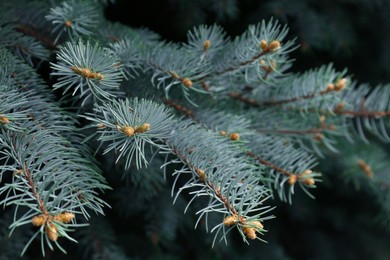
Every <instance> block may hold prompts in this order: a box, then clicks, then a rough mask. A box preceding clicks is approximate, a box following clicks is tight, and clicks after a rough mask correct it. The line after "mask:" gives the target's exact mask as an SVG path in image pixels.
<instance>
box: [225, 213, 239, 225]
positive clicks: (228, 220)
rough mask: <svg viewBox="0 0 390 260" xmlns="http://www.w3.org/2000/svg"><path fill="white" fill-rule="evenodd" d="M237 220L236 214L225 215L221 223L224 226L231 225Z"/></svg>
mask: <svg viewBox="0 0 390 260" xmlns="http://www.w3.org/2000/svg"><path fill="white" fill-rule="evenodd" d="M237 220H238V217H237V215H233V216H227V217H226V218H225V219H224V220H223V224H225V225H226V226H233V225H234V224H236V223H237Z"/></svg>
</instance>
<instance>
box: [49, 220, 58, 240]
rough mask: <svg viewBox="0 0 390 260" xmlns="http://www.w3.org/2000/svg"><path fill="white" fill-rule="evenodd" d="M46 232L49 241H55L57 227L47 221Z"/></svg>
mask: <svg viewBox="0 0 390 260" xmlns="http://www.w3.org/2000/svg"><path fill="white" fill-rule="evenodd" d="M46 234H47V236H48V237H49V239H50V240H51V241H57V239H58V232H57V228H56V227H55V226H54V225H53V224H51V223H48V224H47V226H46Z"/></svg>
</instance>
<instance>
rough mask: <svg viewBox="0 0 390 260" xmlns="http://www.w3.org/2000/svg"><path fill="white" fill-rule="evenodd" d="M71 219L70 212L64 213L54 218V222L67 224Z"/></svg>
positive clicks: (71, 214) (72, 216)
mask: <svg viewBox="0 0 390 260" xmlns="http://www.w3.org/2000/svg"><path fill="white" fill-rule="evenodd" d="M72 219H74V214H73V213H70V212H64V213H61V214H58V215H56V216H55V217H54V220H56V221H59V222H62V223H69V222H70V221H71V220H72Z"/></svg>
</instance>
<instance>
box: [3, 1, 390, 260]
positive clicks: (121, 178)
mask: <svg viewBox="0 0 390 260" xmlns="http://www.w3.org/2000/svg"><path fill="white" fill-rule="evenodd" d="M189 2H190V1H178V4H177V6H178V7H182V8H185V7H186V5H188V4H189ZM283 2H284V1H276V2H274V3H273V4H270V3H268V4H267V6H269V8H273V5H275V6H279V7H280V5H281V3H282V4H283ZM307 2H310V1H307ZM307 2H306V1H303V2H302V4H301V5H296V6H294V8H295V9H294V8H291V9H289V10H293V11H294V10H296V9H297V8H304V7H305V8H308V6H310V5H307ZM109 4H111V6H112V5H113V3H112V1H104V0H100V1H98V0H66V1H55V0H35V1H27V0H22V1H18V2H15V1H11V0H3V1H1V2H0V62H1V66H0V88H1V92H0V101H1V102H0V154H1V157H0V158H1V163H0V180H1V184H0V204H2V205H3V210H2V211H1V215H2V218H1V222H0V229H1V230H2V233H1V234H2V235H3V238H4V239H2V240H0V249H1V253H0V258H1V259H2V258H4V259H14V258H15V257H17V256H19V255H22V256H23V257H25V258H28V257H36V256H37V255H41V256H47V257H48V258H50V255H51V254H53V251H54V253H55V254H56V255H60V254H58V251H60V252H61V251H62V252H63V253H68V254H72V255H73V254H74V255H77V256H84V257H85V258H87V259H128V258H131V257H141V258H144V257H151V258H156V257H161V258H162V257H175V256H176V257H177V255H175V254H176V253H177V252H181V253H180V254H181V255H180V256H179V257H191V258H202V257H205V256H212V257H215V258H223V257H226V256H230V257H232V258H234V257H238V256H240V257H242V256H243V255H246V256H247V257H253V255H251V254H253V252H256V251H255V248H256V246H257V245H258V244H261V243H262V242H259V241H253V240H260V241H268V240H269V239H268V238H269V237H267V235H268V233H271V232H272V228H274V226H277V225H278V215H277V214H275V213H274V212H275V206H276V205H278V206H279V207H282V208H283V207H284V206H283V205H284V204H288V205H293V206H292V207H284V209H286V210H285V212H284V213H285V214H289V215H292V216H294V215H296V216H298V217H297V218H299V217H301V218H304V217H305V216H307V215H309V216H310V214H309V213H305V212H303V213H301V212H300V209H299V208H298V207H297V208H296V207H294V200H295V198H296V197H298V198H300V196H302V194H304V195H305V196H307V198H309V199H310V200H307V201H308V202H307V204H306V205H309V206H307V208H304V210H303V211H306V212H307V211H311V212H312V213H311V214H315V213H314V212H315V211H317V210H318V209H319V208H320V207H319V206H318V205H316V204H315V203H314V201H315V200H314V196H313V191H315V189H316V188H317V186H321V185H323V184H322V182H323V181H324V182H326V178H327V176H326V174H322V173H321V172H332V171H333V172H338V173H339V174H338V175H340V177H339V178H340V181H344V182H345V183H350V184H352V185H350V186H348V187H349V188H350V191H351V192H355V191H356V190H359V189H364V190H365V191H366V192H367V193H368V194H370V195H369V196H370V198H371V199H372V200H374V201H375V202H374V203H373V204H375V205H376V208H375V210H376V211H375V212H376V214H375V215H376V217H377V218H378V221H379V222H380V224H376V225H375V227H373V229H379V228H380V227H383V226H386V228H388V222H389V215H390V202H389V198H390V192H389V191H390V189H389V187H390V186H389V185H390V181H389V175H388V162H387V161H386V155H387V151H386V150H385V145H386V144H387V143H388V142H389V141H390V133H389V128H390V120H389V118H390V101H389V100H390V86H389V85H379V86H376V87H375V88H373V87H371V86H370V85H368V84H361V83H359V82H357V81H356V80H355V79H354V78H353V77H352V76H351V75H350V74H348V72H347V70H346V69H342V70H338V69H336V68H335V67H334V66H333V65H332V64H324V65H321V66H319V67H317V68H312V69H308V70H306V71H304V72H294V69H293V68H294V60H293V59H292V58H291V55H292V53H293V51H295V50H296V49H297V48H299V44H298V43H297V40H296V39H293V38H291V35H289V34H288V27H287V25H285V24H283V23H281V22H279V21H278V20H276V19H275V18H270V19H268V20H263V21H261V22H258V23H257V24H253V25H249V26H248V27H247V29H246V30H245V31H244V32H243V33H242V34H241V35H238V36H236V37H231V36H229V35H228V33H226V32H225V30H224V29H223V28H222V27H221V26H219V25H216V24H214V25H199V26H196V27H194V28H193V29H192V30H190V31H189V32H188V34H187V40H186V41H185V42H179V43H175V42H169V41H164V40H163V39H161V37H160V36H159V35H158V34H156V33H154V32H152V31H150V30H148V29H135V28H131V27H128V26H125V25H123V24H120V23H117V22H111V21H109V20H107V19H106V18H105V16H104V10H105V8H106V7H107V5H109ZM207 4H208V3H207V1H195V2H194V3H193V4H191V7H192V8H195V7H196V8H195V9H194V17H202V16H199V13H201V12H202V10H204V7H205V6H206V5H207ZM286 5H287V3H286ZM209 11H210V12H211V13H212V14H218V15H219V16H218V17H217V19H220V21H223V20H224V19H228V18H229V17H234V16H235V15H237V13H238V4H237V2H235V1H215V4H214V5H213V6H211V7H210V9H209ZM293 11H291V12H292V13H294V12H293ZM196 12H198V16H196V15H195V14H196ZM206 15H207V14H205V16H206ZM312 41H313V42H314V43H318V44H319V42H321V43H323V41H322V40H321V39H318V38H315V39H314V40H312ZM317 47H318V48H322V47H323V46H321V45H318V46H317ZM333 47H334V46H333ZM324 48H325V47H324ZM369 141H370V143H369ZM330 161H338V162H337V164H336V163H335V164H331V163H329V162H330ZM327 168H328V169H327ZM330 189H331V190H332V191H333V190H334V193H337V192H340V190H339V187H338V186H337V185H333V186H332V187H331V188H330ZM295 193H298V195H295ZM321 196H330V195H329V194H317V195H316V197H317V198H318V197H321ZM303 200H305V198H304V199H303ZM172 203H173V204H175V205H174V206H172ZM281 205H282V206H281ZM332 206H335V204H334V205H332ZM183 211H184V213H186V212H188V213H187V214H186V215H183ZM336 212H337V210H330V211H329V212H328V213H327V214H329V216H330V217H331V218H338V216H337V214H336ZM378 212H379V213H378ZM323 214H324V215H326V213H323ZM333 214H335V216H333ZM274 215H276V217H277V219H276V220H273V221H270V220H271V219H273V218H274ZM362 217H364V216H363V215H362ZM341 219H342V218H341ZM362 222H363V221H362ZM268 223H270V224H268ZM272 223H274V224H272ZM355 223H357V224H358V223H359V222H355ZM283 224H284V225H285V224H286V223H283V221H282V220H281V222H280V225H283ZM381 225H382V226H381ZM193 226H195V227H200V228H202V229H205V230H206V233H202V231H194V230H193V229H192V227H193ZM364 227H365V228H367V226H364ZM275 229H276V230H278V229H279V230H282V228H280V226H279V228H278V227H275ZM362 229H363V228H362ZM363 231H364V230H363ZM279 232H281V231H279ZM294 232H295V231H294ZM296 232H299V231H296ZM378 236H379V237H389V233H388V231H387V230H382V231H381V233H380V235H378ZM373 237H374V236H373V235H372V233H369V234H368V235H366V236H363V239H367V240H369V239H371V238H373ZM140 238H141V239H140ZM146 238H147V239H148V240H147V241H145V239H146ZM270 239H273V238H272V236H271V238H270ZM237 240H240V241H237ZM174 241H175V242H174ZM178 241H185V242H178ZM322 241H323V237H322V236H321V234H319V233H315V234H314V235H313V239H312V241H311V242H312V243H313V245H315V246H317V247H318V248H320V247H319V246H318V245H321V246H322V247H323V248H322V249H321V250H323V251H324V252H325V251H327V252H328V251H332V250H331V249H330V250H329V248H326V245H324V243H322ZM361 241H364V240H361ZM75 243H78V245H76V244H75ZM238 243H241V244H243V243H247V244H249V243H250V246H249V247H246V248H248V250H246V252H244V253H243V252H240V250H239V249H238V251H234V250H232V249H231V247H226V246H224V245H223V244H228V245H230V244H235V245H237V244H238ZM129 245H132V246H131V247H129ZM182 245H185V246H186V247H187V248H186V249H188V250H187V252H184V253H183V251H182V250H181V249H180V246H182ZM377 246H378V248H381V245H379V244H378V245H377ZM74 248H76V249H77V251H75V250H73V249H74ZM150 248H153V250H149V249H150ZM241 250H242V249H241ZM285 250H286V249H283V246H282V245H280V244H273V245H271V246H268V247H267V249H266V250H264V251H263V255H262V257H264V258H277V259H285V258H288V257H287V255H286V253H285ZM69 251H71V252H69ZM373 251H375V249H373ZM61 254H62V253H61ZM381 254H382V255H381ZM381 254H379V253H377V254H376V255H375V254H374V253H371V255H372V256H374V257H376V258H381V257H383V256H386V255H387V256H389V255H390V254H389V252H386V251H381ZM340 255H341V254H340ZM334 256H335V255H334V254H332V253H328V255H325V257H326V258H334Z"/></svg>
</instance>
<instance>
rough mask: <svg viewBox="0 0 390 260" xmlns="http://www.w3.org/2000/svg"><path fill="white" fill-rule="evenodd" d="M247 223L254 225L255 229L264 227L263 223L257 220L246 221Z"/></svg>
mask: <svg viewBox="0 0 390 260" xmlns="http://www.w3.org/2000/svg"><path fill="white" fill-rule="evenodd" d="M248 224H250V225H252V226H253V227H256V228H257V229H262V228H264V226H263V224H261V222H260V221H258V220H254V221H251V222H250V223H248Z"/></svg>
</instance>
